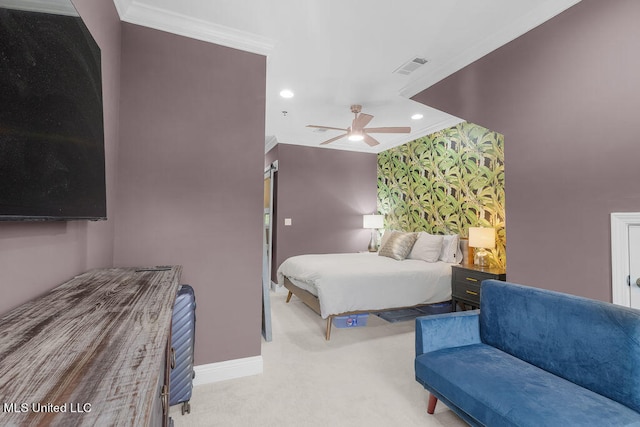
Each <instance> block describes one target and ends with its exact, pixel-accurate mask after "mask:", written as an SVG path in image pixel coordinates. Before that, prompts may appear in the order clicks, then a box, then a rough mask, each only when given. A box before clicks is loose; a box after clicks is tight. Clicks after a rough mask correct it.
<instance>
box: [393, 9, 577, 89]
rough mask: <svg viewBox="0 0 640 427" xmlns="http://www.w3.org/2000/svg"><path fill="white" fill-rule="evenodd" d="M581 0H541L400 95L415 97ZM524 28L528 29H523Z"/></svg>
mask: <svg viewBox="0 0 640 427" xmlns="http://www.w3.org/2000/svg"><path fill="white" fill-rule="evenodd" d="M580 1H581V0H570V1H562V2H558V1H557V0H547V1H545V2H543V3H541V4H540V5H539V6H538V7H536V8H535V10H533V11H532V12H531V13H528V14H527V15H524V16H523V17H522V18H521V19H518V20H515V21H512V22H511V24H510V25H507V26H505V27H503V28H502V29H501V30H500V31H497V32H495V33H494V34H493V35H491V36H490V37H487V38H485V39H483V40H480V41H479V42H478V43H476V44H474V45H472V46H470V47H469V48H467V49H465V50H464V51H462V52H461V53H460V54H458V55H454V56H452V57H451V59H450V61H447V62H446V63H444V64H442V65H441V66H439V67H437V68H435V69H434V70H433V71H432V72H430V73H429V74H428V75H425V76H422V77H420V78H418V79H416V80H414V81H412V82H410V83H408V84H407V85H406V86H404V87H403V88H402V89H400V95H402V96H404V97H406V98H411V97H413V96H415V95H417V94H418V93H420V92H422V91H423V90H425V89H427V88H429V87H431V86H432V85H434V84H436V83H438V82H439V81H441V80H443V79H445V78H446V77H448V76H450V75H452V74H453V73H456V72H457V71H460V70H461V69H463V68H464V67H466V66H467V65H469V64H471V63H472V62H474V61H477V60H478V59H480V58H482V57H483V56H485V55H487V54H489V53H491V52H493V51H494V50H496V49H498V48H500V47H502V46H504V45H506V44H507V43H509V42H511V41H513V40H515V39H517V38H518V37H520V36H522V35H524V34H526V33H527V32H529V31H531V30H532V29H534V28H536V27H537V26H539V25H541V24H543V23H544V22H546V21H548V20H549V19H551V18H553V17H554V16H556V15H559V14H560V13H562V12H564V11H565V10H567V9H569V8H570V7H572V6H574V5H576V4H577V3H580ZM523 28H524V29H525V30H524V31H523Z"/></svg>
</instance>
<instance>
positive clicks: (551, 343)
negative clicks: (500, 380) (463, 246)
mask: <svg viewBox="0 0 640 427" xmlns="http://www.w3.org/2000/svg"><path fill="white" fill-rule="evenodd" d="M480 292H481V294H480V295H481V300H480V301H481V302H480V303H481V306H480V338H481V340H482V342H483V343H486V344H488V345H491V346H494V347H497V348H499V349H501V350H503V351H505V352H507V353H509V354H512V355H514V356H516V357H517V358H519V359H522V360H524V361H526V362H529V363H531V364H533V365H536V366H538V367H540V368H542V369H544V370H546V371H549V372H551V373H553V374H556V375H559V376H561V377H563V378H566V379H568V380H569V381H571V382H574V383H576V384H578V385H581V386H583V387H586V388H588V389H590V390H592V391H595V392H596V393H599V394H602V395H604V396H607V397H609V398H611V399H613V400H616V401H618V402H620V403H622V404H624V405H626V406H628V407H630V408H632V409H634V410H636V411H638V412H640V311H638V310H632V309H626V308H624V307H620V306H615V305H613V304H609V303H605V302H601V301H594V300H590V299H586V298H581V297H577V296H573V295H567V294H562V293H558V292H552V291H548V290H542V289H537V288H531V287H526V286H521V285H515V284H511V283H505V282H499V281H493V280H486V281H484V282H482V287H481V291H480Z"/></svg>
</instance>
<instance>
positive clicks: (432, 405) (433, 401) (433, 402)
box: [427, 393, 438, 415]
mask: <svg viewBox="0 0 640 427" xmlns="http://www.w3.org/2000/svg"><path fill="white" fill-rule="evenodd" d="M436 403H438V398H437V397H435V396H434V395H433V394H431V393H429V405H428V406H427V414H431V415H433V412H434V411H435V410H436Z"/></svg>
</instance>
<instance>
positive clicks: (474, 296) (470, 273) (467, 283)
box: [451, 264, 507, 311]
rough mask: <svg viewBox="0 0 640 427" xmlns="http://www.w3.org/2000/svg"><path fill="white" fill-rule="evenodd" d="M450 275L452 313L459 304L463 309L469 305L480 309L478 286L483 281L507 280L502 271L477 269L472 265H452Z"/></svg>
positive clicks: (488, 268)
mask: <svg viewBox="0 0 640 427" xmlns="http://www.w3.org/2000/svg"><path fill="white" fill-rule="evenodd" d="M451 268H452V272H451V273H452V274H451V300H452V304H453V311H456V310H457V308H458V306H457V304H460V307H462V308H463V309H464V308H465V306H467V305H469V306H471V307H474V308H479V307H480V284H481V283H482V281H483V280H487V279H495V280H507V274H506V272H505V271H504V270H502V269H499V268H492V267H478V266H476V265H473V264H462V265H454V266H452V267H451Z"/></svg>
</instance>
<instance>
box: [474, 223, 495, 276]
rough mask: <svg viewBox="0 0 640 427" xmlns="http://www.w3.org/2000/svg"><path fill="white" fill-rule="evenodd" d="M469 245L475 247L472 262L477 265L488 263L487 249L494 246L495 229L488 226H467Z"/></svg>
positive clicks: (482, 265)
mask: <svg viewBox="0 0 640 427" xmlns="http://www.w3.org/2000/svg"><path fill="white" fill-rule="evenodd" d="M469 247H472V248H476V250H475V251H474V252H475V254H474V256H473V264H475V265H477V266H479V267H487V266H488V265H489V252H487V249H493V248H495V247H496V230H495V228H490V227H469Z"/></svg>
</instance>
